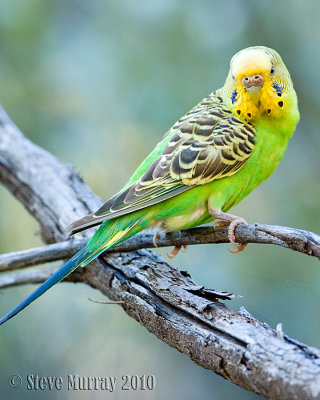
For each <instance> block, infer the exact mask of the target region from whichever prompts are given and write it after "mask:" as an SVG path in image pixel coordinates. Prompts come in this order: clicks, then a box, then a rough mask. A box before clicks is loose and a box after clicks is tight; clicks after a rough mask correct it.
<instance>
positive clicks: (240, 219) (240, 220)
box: [228, 217, 248, 254]
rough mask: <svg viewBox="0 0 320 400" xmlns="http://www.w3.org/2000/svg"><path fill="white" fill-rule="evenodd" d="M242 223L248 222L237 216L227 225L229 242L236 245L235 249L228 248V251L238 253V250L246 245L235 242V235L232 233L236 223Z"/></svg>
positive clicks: (241, 249)
mask: <svg viewBox="0 0 320 400" xmlns="http://www.w3.org/2000/svg"><path fill="white" fill-rule="evenodd" d="M242 224H246V225H247V224H248V223H247V221H246V220H245V219H243V218H240V217H237V218H235V219H234V220H233V221H232V222H231V223H230V225H229V228H228V238H229V240H230V243H231V244H233V245H234V246H235V247H236V250H229V251H230V253H234V254H236V253H240V251H243V250H244V249H245V248H246V247H247V246H248V243H237V242H236V236H235V234H234V231H235V229H236V227H237V226H238V225H242Z"/></svg>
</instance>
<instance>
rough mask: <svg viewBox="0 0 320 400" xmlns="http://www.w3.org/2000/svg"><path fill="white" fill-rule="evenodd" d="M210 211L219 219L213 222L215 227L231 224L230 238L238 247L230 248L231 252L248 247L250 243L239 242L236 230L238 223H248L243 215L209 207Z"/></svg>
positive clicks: (229, 229)
mask: <svg viewBox="0 0 320 400" xmlns="http://www.w3.org/2000/svg"><path fill="white" fill-rule="evenodd" d="M209 212H210V214H211V215H212V217H213V218H215V219H217V220H218V221H215V222H214V224H213V226H214V227H215V228H216V227H217V226H219V227H221V226H226V225H229V228H228V238H229V240H230V243H231V244H233V245H234V246H235V247H236V250H229V251H230V252H231V253H240V251H242V250H244V249H245V248H246V247H247V245H248V243H237V242H236V237H235V234H234V231H235V229H236V227H237V226H238V225H241V224H247V221H246V220H244V219H243V218H241V217H237V216H235V215H232V214H228V213H224V212H222V211H215V210H210V209H209Z"/></svg>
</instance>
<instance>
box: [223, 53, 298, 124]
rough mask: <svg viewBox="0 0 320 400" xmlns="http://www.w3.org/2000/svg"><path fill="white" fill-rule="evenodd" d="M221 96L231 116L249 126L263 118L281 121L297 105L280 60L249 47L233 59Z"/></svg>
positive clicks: (288, 77) (277, 57) (289, 79)
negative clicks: (230, 109)
mask: <svg viewBox="0 0 320 400" xmlns="http://www.w3.org/2000/svg"><path fill="white" fill-rule="evenodd" d="M222 95H223V97H224V99H225V101H226V102H227V104H228V105H229V106H230V107H231V108H232V110H233V112H234V114H235V115H236V116H237V117H239V118H241V119H242V120H245V121H248V122H249V121H254V120H255V119H256V118H257V117H260V116H262V115H265V116H266V117H269V118H278V117H281V116H283V115H284V113H285V112H286V111H288V110H290V109H291V108H292V105H293V104H295V105H296V103H297V100H296V94H295V91H294V88H293V84H292V81H291V78H290V74H289V72H288V70H287V68H286V66H285V65H284V63H283V61H282V59H281V57H280V56H279V54H278V53H277V52H276V51H275V50H272V49H270V48H268V47H263V46H256V47H249V48H247V49H244V50H241V51H239V52H238V53H237V54H235V55H234V56H233V57H232V59H231V63H230V71H229V75H228V77H227V79H226V82H225V85H224V87H223V88H222Z"/></svg>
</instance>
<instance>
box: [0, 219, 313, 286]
mask: <svg viewBox="0 0 320 400" xmlns="http://www.w3.org/2000/svg"><path fill="white" fill-rule="evenodd" d="M235 233H236V239H237V241H238V242H239V243H263V244H276V245H278V246H281V247H286V248H288V249H291V250H295V251H299V252H301V253H305V254H308V255H310V256H314V257H317V258H320V236H318V235H316V234H315V233H313V232H308V231H304V230H300V229H294V228H288V227H286V226H272V225H261V224H254V225H239V226H238V227H237V228H236V232H235ZM228 242H229V238H228V228H227V227H221V228H218V229H215V228H213V227H208V228H207V227H206V228H204V227H203V228H194V229H189V230H187V231H181V232H173V233H168V234H166V235H165V234H163V235H161V236H160V238H159V239H158V241H157V247H167V246H181V245H194V244H217V243H228ZM85 244H86V240H84V239H73V240H66V241H64V242H59V243H55V244H49V245H47V246H43V247H38V248H34V249H29V250H23V251H17V252H14V253H8V254H3V255H0V272H4V271H12V270H14V269H19V268H25V267H29V266H33V265H38V264H43V263H46V262H52V261H57V260H64V259H66V258H70V257H72V256H73V255H74V254H75V253H76V252H77V251H79V250H80V249H81V248H82V247H83V246H84V245H85ZM154 247H155V246H154V243H153V235H152V234H149V233H141V234H138V235H136V236H135V237H133V238H131V239H128V240H127V241H126V242H124V243H120V244H119V245H117V246H115V247H113V248H112V249H110V250H108V252H109V253H116V252H127V251H134V250H140V249H146V248H154ZM0 282H1V281H0ZM0 287H1V283H0Z"/></svg>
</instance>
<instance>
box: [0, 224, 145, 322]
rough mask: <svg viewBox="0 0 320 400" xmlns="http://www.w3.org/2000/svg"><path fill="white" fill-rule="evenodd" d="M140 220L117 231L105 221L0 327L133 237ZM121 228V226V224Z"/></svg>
mask: <svg viewBox="0 0 320 400" xmlns="http://www.w3.org/2000/svg"><path fill="white" fill-rule="evenodd" d="M139 222H140V219H137V220H134V221H132V222H131V223H129V224H128V225H125V228H123V229H119V225H120V224H119V223H118V220H110V221H105V222H104V223H103V224H102V225H101V227H100V228H99V229H98V230H97V232H96V233H95V234H94V235H93V237H92V238H91V239H90V240H89V242H88V243H87V244H86V246H85V247H84V248H83V249H81V250H80V251H79V252H78V253H76V254H75V255H74V256H73V257H72V258H71V259H70V260H69V261H68V262H67V263H66V264H64V265H63V266H62V267H61V268H60V269H59V270H58V271H57V272H55V273H54V274H53V275H52V276H51V277H50V278H49V279H48V280H46V281H45V282H44V283H43V284H42V285H40V286H39V287H38V288H37V289H36V290H35V291H34V292H33V293H31V294H30V295H29V296H28V297H27V298H25V299H24V300H23V301H22V302H21V303H20V304H19V305H18V306H16V307H15V308H14V309H13V310H11V311H10V312H9V313H8V314H7V315H5V316H4V317H3V318H1V319H0V325H2V324H4V323H5V322H6V321H8V319H10V318H12V317H14V316H15V315H16V314H18V313H19V312H20V311H22V310H23V309H24V308H26V307H27V306H28V305H29V304H30V303H32V302H33V301H34V300H36V299H37V298H38V297H40V296H41V295H43V294H44V293H45V292H46V291H47V290H49V289H50V288H51V287H52V286H54V285H55V284H56V283H58V282H60V281H62V280H63V279H64V278H65V277H66V276H68V275H69V274H71V272H73V271H74V270H75V269H76V268H78V267H80V266H81V267H85V266H86V265H87V264H88V263H89V262H90V261H92V260H94V259H95V258H96V257H98V256H99V255H100V254H101V253H102V252H104V251H105V250H107V249H110V248H111V247H113V246H115V245H116V244H118V243H120V242H123V241H124V240H126V239H129V237H131V236H133V235H135V234H136V233H137V232H139V231H140V230H141V228H140V229H139V226H138V225H139ZM121 225H122V226H123V224H121Z"/></svg>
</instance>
